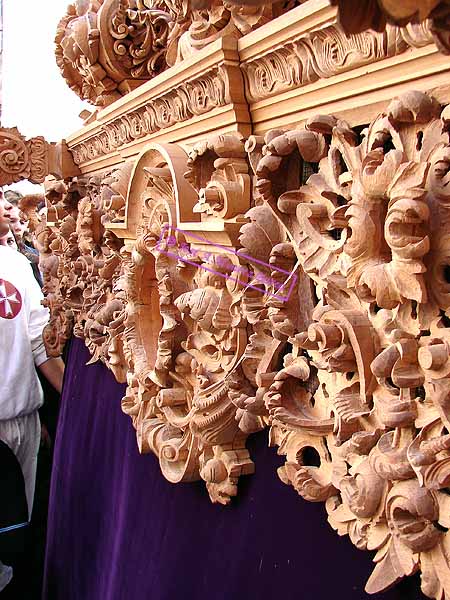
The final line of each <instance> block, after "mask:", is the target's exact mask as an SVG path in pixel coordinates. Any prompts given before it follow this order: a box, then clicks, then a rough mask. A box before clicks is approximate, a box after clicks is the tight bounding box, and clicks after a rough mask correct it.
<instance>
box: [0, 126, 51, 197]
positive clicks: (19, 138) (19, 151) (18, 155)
mask: <svg viewBox="0 0 450 600" xmlns="http://www.w3.org/2000/svg"><path fill="white" fill-rule="evenodd" d="M48 173H49V164H48V144H47V142H46V141H45V140H44V138H43V137H36V138H32V139H30V140H26V139H25V137H24V136H23V135H22V134H21V133H20V132H19V130H18V129H17V128H15V127H14V128H5V127H2V128H1V129H0V186H3V185H10V184H12V183H16V182H17V181H20V180H22V179H28V180H29V181H31V182H32V183H42V182H43V181H44V179H45V177H46V176H47V175H48Z"/></svg>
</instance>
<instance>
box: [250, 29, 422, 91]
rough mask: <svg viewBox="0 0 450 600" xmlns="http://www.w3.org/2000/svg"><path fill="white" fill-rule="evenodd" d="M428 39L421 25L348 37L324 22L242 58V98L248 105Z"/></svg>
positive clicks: (392, 53)
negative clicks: (247, 101) (317, 27)
mask: <svg viewBox="0 0 450 600" xmlns="http://www.w3.org/2000/svg"><path fill="white" fill-rule="evenodd" d="M432 41H433V37H432V34H431V31H430V30H429V28H427V27H426V26H416V27H414V28H413V27H409V28H399V27H395V26H388V27H387V28H386V30H385V31H383V32H381V33H376V32H373V31H370V32H369V31H366V32H363V33H358V34H355V35H348V34H346V33H345V32H344V30H343V28H342V27H341V26H340V25H329V26H326V27H324V28H322V29H319V30H316V31H312V32H311V33H307V34H306V35H302V36H301V37H299V38H297V39H293V40H285V41H284V43H283V45H282V46H281V47H275V48H274V49H271V50H270V51H268V52H266V53H264V54H258V55H257V56H255V57H254V58H251V59H249V60H246V61H243V62H242V63H241V68H242V70H243V72H244V74H245V78H246V83H247V86H246V90H247V98H248V100H249V102H250V103H252V102H258V101H260V100H263V99H264V98H268V97H270V96H274V95H277V94H281V93H283V92H286V91H289V90H292V89H297V88H299V87H300V86H304V85H308V84H311V83H314V82H316V81H319V80H321V79H327V78H329V77H333V76H335V75H339V74H341V73H345V72H347V71H351V70H352V69H356V68H358V67H361V66H364V65H367V64H371V63H376V62H377V61H381V60H383V59H385V58H390V57H393V56H398V55H399V54H402V53H403V52H405V51H406V50H407V49H408V48H410V47H417V48H420V47H422V46H426V45H427V44H429V43H431V42H432Z"/></svg>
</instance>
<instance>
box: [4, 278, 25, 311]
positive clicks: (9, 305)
mask: <svg viewBox="0 0 450 600" xmlns="http://www.w3.org/2000/svg"><path fill="white" fill-rule="evenodd" d="M21 308H22V296H21V295H20V292H19V290H17V289H16V288H15V287H14V286H13V284H12V283H9V281H6V280H5V279H0V318H1V319H14V318H15V317H17V315H18V314H19V313H20V309H21Z"/></svg>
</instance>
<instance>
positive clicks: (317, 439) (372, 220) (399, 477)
mask: <svg viewBox="0 0 450 600" xmlns="http://www.w3.org/2000/svg"><path fill="white" fill-rule="evenodd" d="M449 142H450V140H449V131H448V109H444V110H442V108H441V107H440V106H439V104H438V103H437V102H436V101H435V100H434V99H433V98H431V97H429V96H427V95H425V94H423V93H419V92H408V93H406V94H404V95H403V96H401V97H400V98H398V99H396V100H393V101H392V102H391V104H390V105H389V107H388V108H387V110H386V112H385V113H383V114H381V115H379V116H378V117H377V118H376V119H374V121H372V122H371V123H370V124H369V126H368V127H367V128H366V129H365V130H364V131H362V132H359V131H358V132H357V131H354V130H353V129H351V128H350V127H349V126H348V125H347V124H346V123H345V122H344V121H340V120H338V119H334V118H333V117H316V118H313V119H311V120H310V121H309V122H308V123H307V125H306V128H305V129H304V130H300V131H297V130H294V131H287V132H283V133H281V132H270V133H268V134H267V135H266V138H265V140H264V145H263V147H262V150H261V158H260V160H259V161H255V163H254V164H255V171H256V175H257V180H256V188H257V190H258V194H259V195H260V197H261V198H262V201H263V204H262V205H261V206H258V207H255V208H254V209H252V210H254V211H260V210H261V211H262V210H264V211H267V210H270V211H271V213H272V214H273V218H276V219H277V221H278V223H279V224H280V226H281V227H282V228H283V230H284V232H285V235H286V237H287V240H289V243H290V244H291V246H292V252H293V253H294V255H295V257H296V259H297V260H298V263H299V264H300V266H301V269H302V270H303V272H304V273H305V274H306V275H307V277H308V278H309V279H310V281H311V282H313V285H314V288H315V296H316V299H315V304H316V306H315V308H314V309H313V310H312V309H311V310H310V312H309V317H310V319H309V322H305V323H304V325H303V327H300V328H299V327H296V326H295V325H294V323H293V321H292V320H291V319H288V320H285V321H284V324H285V325H286V323H289V324H291V325H294V326H293V328H292V332H291V333H290V334H289V338H288V342H289V344H290V348H288V350H289V351H287V350H285V351H284V353H285V355H284V359H283V367H282V368H281V370H279V371H278V372H277V371H275V372H273V373H272V374H270V376H266V377H265V379H264V382H262V381H261V384H262V383H264V387H263V388H262V391H263V392H264V395H263V397H264V401H265V404H266V406H267V409H268V411H269V418H270V424H271V440H272V443H273V444H276V445H278V446H279V453H280V454H283V455H285V456H286V463H285V465H284V466H283V467H281V469H280V471H279V474H280V477H281V479H282V480H283V481H284V482H285V483H287V484H290V485H292V486H293V487H294V488H295V489H296V490H297V492H298V493H299V494H300V495H301V496H302V497H303V498H305V499H307V500H310V501H322V502H325V505H326V508H327V512H328V518H329V522H330V524H331V525H332V527H333V528H334V529H336V530H337V532H338V533H339V534H340V535H349V536H350V539H351V540H352V542H353V543H354V544H355V545H356V546H357V547H358V548H360V549H368V550H376V551H377V554H376V556H375V559H374V560H375V562H376V563H377V565H376V567H375V569H374V572H373V573H372V575H371V577H370V579H369V581H368V583H367V586H366V590H367V591H368V592H369V593H376V592H380V591H382V590H384V589H386V588H387V587H389V586H390V585H392V584H394V583H395V582H396V581H398V580H400V579H401V578H402V577H404V576H407V575H411V574H413V573H415V572H417V571H419V570H420V571H421V573H422V590H423V592H424V593H425V594H426V595H427V596H429V597H431V598H439V599H440V600H441V599H442V598H447V597H450V565H449V560H448V550H447V546H448V543H449V542H448V522H449V520H448V509H449V502H448V488H449V482H450V474H449V473H450V472H449V470H448V469H449V467H448V465H449V464H450V463H449V456H450V454H449V448H450V442H449V434H448V427H449V425H450V423H449V421H448V406H447V405H448V394H449V392H450V383H449V381H450V378H449V373H450V368H449V364H450V361H449V333H448V331H449V330H448V318H447V312H448V311H449V308H450V305H449V303H448V299H449V297H448V291H449V290H448V288H449V283H448V280H447V275H446V274H447V265H448V260H449V254H448V250H447V243H446V239H447V237H448V236H447V235H446V233H445V232H446V231H447V228H448V206H449V196H448V191H447V189H446V183H447V181H448V172H449V161H448V157H449V148H450V144H449ZM244 227H245V226H244ZM299 289H300V294H301V295H302V296H304V295H305V290H306V291H307V290H308V287H307V286H306V287H305V285H304V282H303V287H302V285H300V287H299ZM289 302H290V301H288V302H287V305H288V306H289ZM310 305H311V304H310ZM285 310H288V307H286V308H285ZM275 337H276V336H275ZM260 391H261V388H260V389H259V390H258V392H260Z"/></svg>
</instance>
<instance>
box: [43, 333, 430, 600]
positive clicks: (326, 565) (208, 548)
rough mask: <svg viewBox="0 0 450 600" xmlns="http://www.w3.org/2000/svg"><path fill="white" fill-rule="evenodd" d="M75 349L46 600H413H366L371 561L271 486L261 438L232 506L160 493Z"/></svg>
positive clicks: (93, 369)
mask: <svg viewBox="0 0 450 600" xmlns="http://www.w3.org/2000/svg"><path fill="white" fill-rule="evenodd" d="M88 359H89V355H88V353H87V350H86V348H85V346H84V344H83V342H81V341H80V340H73V341H72V346H71V349H70V355H69V360H68V365H67V369H66V380H65V387H64V394H63V398H62V406H61V413H60V421H59V431H58V436H57V440H56V447H55V459H54V470H53V476H52V486H51V498H50V508H49V526H48V539H47V557H46V572H45V583H44V596H43V597H44V600H256V599H258V600H312V599H314V600H328V599H329V598H345V600H364V599H367V600H369V598H373V599H374V600H375V598H379V599H381V598H384V599H385V600H416V599H419V598H424V596H423V595H422V594H421V593H420V591H419V582H418V580H417V579H416V580H411V579H410V580H407V581H404V582H402V583H401V584H399V585H398V586H396V587H395V588H393V589H391V590H389V591H388V592H386V593H385V594H382V595H381V594H380V595H377V596H369V595H367V594H366V593H365V592H364V583H365V581H366V579H367V577H368V576H369V574H370V572H371V568H372V563H371V556H370V555H369V553H366V552H360V551H359V550H357V549H356V548H355V547H353V546H352V544H351V543H350V541H349V540H348V539H347V538H340V537H338V535H337V534H336V533H335V532H334V531H333V530H332V529H331V528H330V526H329V525H328V523H327V521H326V515H325V510H324V507H323V506H322V505H321V504H311V503H308V502H305V501H304V500H302V499H301V498H300V497H299V496H298V495H297V494H296V493H295V491H293V490H292V488H289V487H287V486H285V485H283V483H282V482H281V481H280V480H279V478H278V476H277V472H276V468H277V466H278V465H280V464H282V458H281V457H278V456H277V455H276V452H275V450H274V449H273V448H268V447H267V436H266V434H265V433H262V434H259V435H256V436H252V437H251V438H250V440H249V444H248V445H249V448H250V451H251V455H252V457H253V459H254V461H255V463H256V474H255V475H253V476H250V477H246V478H244V480H241V482H240V484H239V495H238V497H237V498H236V499H234V500H233V501H232V504H231V506H228V507H221V506H218V505H213V504H211V503H210V500H209V498H208V494H207V492H206V489H205V488H204V485H203V483H200V482H199V483H194V484H178V485H172V484H170V483H168V482H167V481H166V480H165V479H164V478H163V476H162V475H161V473H160V470H159V465H158V462H157V460H156V458H155V457H154V456H153V455H147V456H140V455H139V454H138V451H137V447H136V439H135V432H134V429H133V427H132V425H131V421H130V419H129V417H127V416H126V415H124V414H123V413H122V411H121V408H120V400H121V397H122V394H123V390H124V386H122V385H118V384H117V383H116V382H115V381H114V379H113V377H112V375H111V373H110V372H109V371H108V370H107V369H106V368H105V367H104V366H102V365H101V364H96V365H91V366H85V363H86V361H87V360H88Z"/></svg>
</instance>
